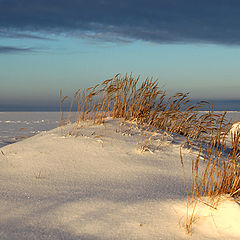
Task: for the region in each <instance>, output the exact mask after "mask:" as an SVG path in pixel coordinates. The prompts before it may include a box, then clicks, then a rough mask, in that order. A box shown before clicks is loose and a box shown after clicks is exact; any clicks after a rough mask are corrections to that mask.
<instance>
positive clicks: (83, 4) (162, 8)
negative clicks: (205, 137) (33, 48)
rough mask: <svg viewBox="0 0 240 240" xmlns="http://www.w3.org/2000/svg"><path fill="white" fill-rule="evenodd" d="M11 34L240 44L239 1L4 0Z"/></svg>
mask: <svg viewBox="0 0 240 240" xmlns="http://www.w3.org/2000/svg"><path fill="white" fill-rule="evenodd" d="M0 28H2V29H4V30H5V31H9V30H11V31H12V30H17V31H30V32H35V33H36V32H41V33H43V34H49V33H54V34H58V33H65V34H69V35H71V36H82V37H85V38H86V37H90V38H91V39H101V40H104V41H120V40H121V41H132V40H144V41H151V42H157V43H215V44H227V45H232V44H234V45H239V44H240V31H239V29H240V1H238V0H121V1H119V0H68V1H66V0H41V1H39V0H0Z"/></svg>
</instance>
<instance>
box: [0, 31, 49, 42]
mask: <svg viewBox="0 0 240 240" xmlns="http://www.w3.org/2000/svg"><path fill="white" fill-rule="evenodd" d="M0 38H13V39H19V38H28V39H39V40H52V39H51V38H49V37H43V36H40V35H35V34H32V33H25V32H18V31H16V30H15V31H14V30H8V31H7V30H5V31H3V30H0Z"/></svg>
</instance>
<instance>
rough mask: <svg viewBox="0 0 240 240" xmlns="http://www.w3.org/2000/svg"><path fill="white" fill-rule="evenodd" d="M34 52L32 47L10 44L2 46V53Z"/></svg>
mask: <svg viewBox="0 0 240 240" xmlns="http://www.w3.org/2000/svg"><path fill="white" fill-rule="evenodd" d="M28 52H33V49H31V48H18V47H10V46H0V54H5V53H13V54H14V53H28Z"/></svg>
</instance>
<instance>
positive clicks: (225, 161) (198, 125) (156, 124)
mask: <svg viewBox="0 0 240 240" xmlns="http://www.w3.org/2000/svg"><path fill="white" fill-rule="evenodd" d="M60 98H61V99H60V112H61V119H60V122H61V125H62V124H64V120H63V115H62V104H63V102H64V101H65V100H66V99H67V98H68V97H67V96H65V97H63V96H62V91H61V92H60ZM74 104H75V106H76V108H77V114H76V122H75V127H74V128H73V130H72V132H71V134H75V131H76V129H77V128H78V126H79V123H80V122H81V121H86V120H92V121H93V122H94V123H96V124H101V123H103V121H104V118H106V117H111V118H119V119H122V120H123V122H125V121H134V122H135V123H137V124H139V125H140V126H141V125H142V126H144V127H145V129H150V128H151V129H158V130H159V129H161V130H162V131H163V132H164V133H167V134H168V135H171V134H172V133H175V134H180V135H183V136H185V138H186V141H185V143H184V144H183V147H191V146H193V145H195V146H198V147H199V153H198V156H197V158H196V159H195V161H193V162H192V189H191V190H189V189H188V188H186V191H187V196H188V206H187V218H186V224H185V227H186V230H187V232H188V233H190V232H191V229H192V224H193V218H194V211H195V208H196V205H197V202H198V201H202V198H203V197H206V196H207V197H209V198H211V199H212V202H211V203H206V204H208V205H209V206H211V207H213V208H216V207H217V203H218V200H217V199H218V197H219V196H221V195H222V194H230V196H236V195H237V194H239V193H240V190H239V189H240V166H239V151H240V146H239V139H240V136H239V135H240V134H238V135H237V136H235V137H234V138H232V146H231V151H230V152H227V147H226V137H227V135H228V133H229V129H230V123H229V122H227V121H226V118H225V115H226V113H223V114H216V113H215V112H214V111H213V106H211V105H209V103H208V102H206V101H200V102H199V103H197V104H193V103H192V101H191V100H190V99H189V93H181V92H178V93H176V94H175V95H173V96H170V97H167V94H166V92H165V91H162V90H161V89H159V87H158V83H157V81H154V80H153V79H152V78H146V79H145V80H144V81H143V82H140V76H139V77H137V78H136V79H135V78H133V76H132V75H129V76H128V75H127V74H126V75H125V76H123V77H122V76H121V75H120V74H117V75H116V76H115V77H114V78H111V79H108V80H105V81H104V82H103V83H102V84H97V85H96V86H94V87H90V88H88V89H79V90H77V91H76V93H75V94H74V96H73V99H72V102H71V106H70V112H71V111H72V108H73V105H74ZM203 106H205V107H206V106H207V107H208V109H209V110H208V111H205V112H201V109H202V107H203ZM68 121H70V115H69V116H68V118H67V122H68ZM143 136H145V139H143V140H142V143H143V144H142V149H143V148H147V145H148V142H149V141H151V137H152V135H149V136H148V135H147V134H146V132H144V133H143ZM140 137H141V136H140ZM138 144H139V141H138ZM180 160H181V164H182V168H183V170H184V160H183V156H182V153H181V152H180ZM184 179H185V173H184ZM190 205H193V208H192V209H193V210H192V211H191V212H190V211H189V206H190Z"/></svg>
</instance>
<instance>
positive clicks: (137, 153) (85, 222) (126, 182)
mask: <svg viewBox="0 0 240 240" xmlns="http://www.w3.org/2000/svg"><path fill="white" fill-rule="evenodd" d="M5 121H8V120H5ZM9 121H10V120H9ZM11 121H12V120H11ZM73 128H74V125H67V126H64V127H59V128H55V129H53V130H50V131H48V132H41V133H39V134H38V135H36V136H33V137H31V138H27V139H25V140H23V141H20V142H17V143H14V144H10V145H7V146H5V147H3V148H1V149H0V239H1V240H7V239H11V240H15V239H19V240H25V239H28V240H32V239H41V240H42V239H44V240H45V239H51V240H55V239H56V240H57V239H58V240H59V239H66V240H69V239H72V240H77V239H89V240H95V239H101V240H102V239H106V240H108V239H124V240H125V239H153V240H154V239H189V238H190V239H240V229H239V221H238V219H239V216H240V207H239V205H238V204H237V203H236V202H235V201H233V200H232V199H231V198H227V196H226V197H223V198H222V199H221V201H220V204H219V206H218V209H217V210H215V209H212V208H210V207H207V206H206V205H205V204H203V203H199V204H198V205H197V211H196V216H195V218H194V224H193V233H192V235H191V236H189V235H186V233H185V229H184V227H183V225H184V223H185V217H186V193H185V186H184V180H183V172H182V167H181V163H180V157H179V148H180V143H181V141H182V137H180V136H177V135H172V136H168V135H167V134H165V135H164V134H163V133H162V132H156V133H155V134H154V135H152V137H151V141H150V142H147V143H144V139H143V138H141V129H140V128H138V126H137V125H132V124H128V123H127V124H126V125H123V124H121V122H120V121H118V120H111V119H107V120H106V121H105V122H104V123H103V124H102V125H93V124H92V123H91V122H84V123H81V124H80V125H79V126H78V128H77V129H76V130H75V132H74V134H70V133H71V131H72V129H73ZM138 141H139V144H138V146H137V142H138ZM143 145H145V148H142V146H143ZM182 151H183V159H184V164H185V173H186V180H187V184H189V185H190V183H191V162H192V159H193V158H196V156H197V153H198V152H197V151H195V150H194V149H192V150H191V151H190V150H188V149H183V150H182Z"/></svg>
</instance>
